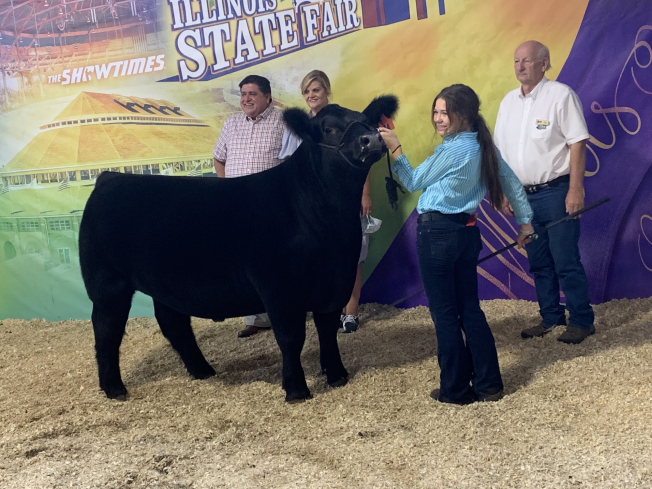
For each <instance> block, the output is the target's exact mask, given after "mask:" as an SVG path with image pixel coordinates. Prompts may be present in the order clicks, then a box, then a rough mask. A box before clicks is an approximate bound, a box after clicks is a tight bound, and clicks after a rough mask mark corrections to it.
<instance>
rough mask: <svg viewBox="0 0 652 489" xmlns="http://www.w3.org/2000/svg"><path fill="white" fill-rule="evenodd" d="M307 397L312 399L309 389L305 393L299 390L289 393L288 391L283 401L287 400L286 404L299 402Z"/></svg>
mask: <svg viewBox="0 0 652 489" xmlns="http://www.w3.org/2000/svg"><path fill="white" fill-rule="evenodd" d="M308 399H312V394H311V393H310V391H308V392H307V393H300V392H296V393H289V392H288V393H287V394H286V395H285V402H287V403H288V404H299V403H301V402H305V401H307V400H308Z"/></svg>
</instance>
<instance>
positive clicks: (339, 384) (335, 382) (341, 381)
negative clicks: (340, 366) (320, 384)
mask: <svg viewBox="0 0 652 489" xmlns="http://www.w3.org/2000/svg"><path fill="white" fill-rule="evenodd" d="M348 382H349V378H348V377H340V378H339V379H336V380H332V381H331V380H329V381H328V385H330V386H331V387H342V386H343V385H346V384H347V383H348Z"/></svg>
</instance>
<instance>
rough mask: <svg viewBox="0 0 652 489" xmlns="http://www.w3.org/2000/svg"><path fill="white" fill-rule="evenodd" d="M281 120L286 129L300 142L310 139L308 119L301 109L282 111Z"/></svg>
mask: <svg viewBox="0 0 652 489" xmlns="http://www.w3.org/2000/svg"><path fill="white" fill-rule="evenodd" d="M283 120H284V121H285V125H286V126H287V128H288V129H289V130H290V131H291V132H292V133H294V135H295V136H299V137H300V138H301V139H302V140H304V141H305V140H306V139H311V136H310V118H309V117H308V114H306V112H304V111H303V110H301V109H297V108H292V109H285V110H284V111H283Z"/></svg>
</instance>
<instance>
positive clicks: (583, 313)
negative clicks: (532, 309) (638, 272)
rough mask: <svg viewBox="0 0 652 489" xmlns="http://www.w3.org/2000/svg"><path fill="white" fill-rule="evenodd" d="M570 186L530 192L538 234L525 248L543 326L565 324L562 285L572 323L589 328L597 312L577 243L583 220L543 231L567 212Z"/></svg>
mask: <svg viewBox="0 0 652 489" xmlns="http://www.w3.org/2000/svg"><path fill="white" fill-rule="evenodd" d="M568 187H569V183H568V182H562V183H559V184H557V185H554V186H549V187H545V188H542V189H540V190H538V191H537V192H534V193H528V195H527V198H528V202H529V203H530V207H532V212H533V213H534V217H533V218H532V226H534V231H535V232H536V233H537V234H538V235H539V238H538V239H535V240H534V241H532V242H531V243H529V244H527V245H525V251H527V256H528V260H529V262H530V273H531V274H532V275H534V285H535V287H536V293H537V301H538V302H539V313H540V314H541V318H542V322H543V324H544V326H546V327H552V326H555V325H564V324H566V312H565V308H564V306H563V305H561V304H560V295H559V287H560V285H561V290H562V291H563V292H564V295H565V296H566V309H568V313H569V317H568V322H569V324H570V325H571V326H575V327H577V328H581V329H586V330H590V329H591V328H592V327H593V320H594V314H593V308H592V307H591V300H590V299H589V285H588V281H587V279H586V272H585V271H584V266H583V265H582V262H581V261H580V250H579V247H578V245H577V243H578V241H579V239H580V220H579V219H569V220H568V221H565V222H563V223H561V224H558V225H556V226H554V227H552V228H550V229H549V230H548V231H547V232H545V233H544V232H543V230H544V229H545V227H546V226H547V225H548V224H550V223H553V222H555V221H558V220H559V219H562V218H564V217H566V216H567V215H568V213H567V212H566V194H567V193H568Z"/></svg>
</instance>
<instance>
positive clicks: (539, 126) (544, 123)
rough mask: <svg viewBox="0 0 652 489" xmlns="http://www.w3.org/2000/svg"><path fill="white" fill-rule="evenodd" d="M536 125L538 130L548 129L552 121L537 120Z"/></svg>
mask: <svg viewBox="0 0 652 489" xmlns="http://www.w3.org/2000/svg"><path fill="white" fill-rule="evenodd" d="M535 125H536V126H537V129H546V128H547V127H548V126H549V125H550V121H548V120H547V119H537V120H536V121H535Z"/></svg>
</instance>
